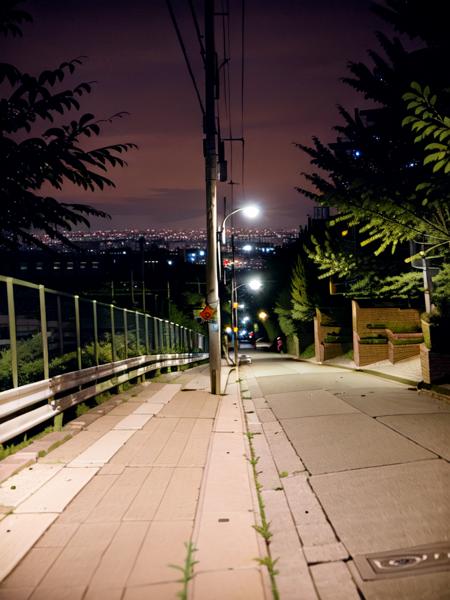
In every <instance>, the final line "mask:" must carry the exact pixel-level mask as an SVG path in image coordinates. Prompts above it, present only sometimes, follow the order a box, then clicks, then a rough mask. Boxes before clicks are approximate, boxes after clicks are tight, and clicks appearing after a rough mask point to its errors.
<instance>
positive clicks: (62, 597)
mask: <svg viewBox="0 0 450 600" xmlns="http://www.w3.org/2000/svg"><path fill="white" fill-rule="evenodd" d="M85 589H86V588H85V587H84V586H71V587H66V586H57V587H54V586H51V587H43V588H41V587H39V588H38V589H37V590H36V591H35V592H34V594H33V595H32V596H31V599H30V600H81V598H83V594H84V591H85Z"/></svg>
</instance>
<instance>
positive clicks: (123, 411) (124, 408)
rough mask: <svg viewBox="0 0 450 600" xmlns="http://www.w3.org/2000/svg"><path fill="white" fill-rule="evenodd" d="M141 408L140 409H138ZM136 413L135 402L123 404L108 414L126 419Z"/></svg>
mask: <svg viewBox="0 0 450 600" xmlns="http://www.w3.org/2000/svg"><path fill="white" fill-rule="evenodd" d="M137 408H139V407H137ZM135 411H136V403H135V402H133V403H131V402H122V403H121V404H119V405H118V406H116V407H115V408H113V409H112V410H111V411H110V412H109V413H108V414H109V415H110V416H111V417H115V416H122V417H126V416H127V415H131V413H134V412H135Z"/></svg>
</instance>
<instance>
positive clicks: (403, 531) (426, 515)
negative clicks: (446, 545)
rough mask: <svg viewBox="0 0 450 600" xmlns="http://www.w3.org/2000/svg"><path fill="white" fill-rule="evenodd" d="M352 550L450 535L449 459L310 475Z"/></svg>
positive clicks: (403, 545)
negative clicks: (449, 527) (449, 501)
mask: <svg viewBox="0 0 450 600" xmlns="http://www.w3.org/2000/svg"><path fill="white" fill-rule="evenodd" d="M310 482H311V485H312V487H313V488H314V491H315V492H316V494H317V495H318V497H319V499H320V502H321V504H322V506H323V507H324V510H325V512H326V513H327V515H328V518H329V520H330V521H331V523H332V524H333V527H334V529H335V531H336V532H337V534H338V537H339V538H340V540H341V541H342V542H343V544H344V545H345V547H346V548H347V549H348V550H349V552H350V554H351V555H352V556H354V555H355V554H365V553H367V552H377V551H385V550H395V549H397V548H409V547H411V546H419V545H424V544H429V543H432V542H438V541H445V539H446V538H447V539H448V534H449V529H448V523H449V522H450V507H449V503H448V490H449V487H450V465H449V464H448V463H446V462H445V461H443V460H439V459H436V460H426V461H420V462H416V463H407V464H402V465H390V466H385V467H376V468H372V469H360V470H356V471H350V472H347V473H333V474H329V475H321V476H314V477H311V479H310Z"/></svg>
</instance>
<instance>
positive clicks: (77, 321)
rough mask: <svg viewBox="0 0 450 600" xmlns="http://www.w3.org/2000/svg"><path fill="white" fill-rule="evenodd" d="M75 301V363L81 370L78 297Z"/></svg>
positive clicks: (75, 297)
mask: <svg viewBox="0 0 450 600" xmlns="http://www.w3.org/2000/svg"><path fill="white" fill-rule="evenodd" d="M74 301H75V335H76V337H77V363H78V368H79V369H81V368H82V364H81V327H80V297H79V296H74Z"/></svg>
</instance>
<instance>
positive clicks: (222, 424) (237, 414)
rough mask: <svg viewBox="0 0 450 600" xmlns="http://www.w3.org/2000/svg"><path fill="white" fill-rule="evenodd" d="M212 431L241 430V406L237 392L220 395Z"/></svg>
mask: <svg viewBox="0 0 450 600" xmlns="http://www.w3.org/2000/svg"><path fill="white" fill-rule="evenodd" d="M234 387H235V386H234ZM236 391H237V388H236ZM214 431H217V432H243V423H242V414H241V407H240V405H239V400H238V396H237V394H233V393H231V394H229V395H227V396H222V397H221V399H220V403H219V407H218V409H217V415H216V418H215V421H214Z"/></svg>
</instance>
